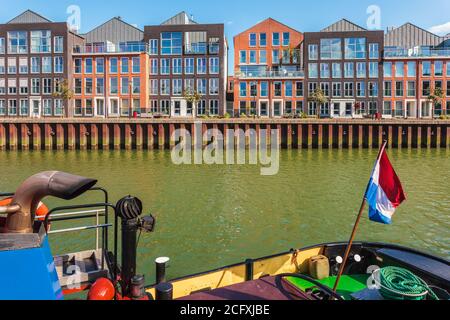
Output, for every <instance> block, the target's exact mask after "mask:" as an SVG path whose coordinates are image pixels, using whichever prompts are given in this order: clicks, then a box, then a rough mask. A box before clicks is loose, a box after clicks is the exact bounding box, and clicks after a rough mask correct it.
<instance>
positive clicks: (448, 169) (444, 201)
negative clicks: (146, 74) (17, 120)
mask: <svg viewBox="0 0 450 320" xmlns="http://www.w3.org/2000/svg"><path fill="white" fill-rule="evenodd" d="M376 156H377V150H362V149H354V150H301V151H299V150H292V151H282V152H281V159H280V171H279V173H278V174H277V175H275V176H261V175H260V167H259V166H253V165H243V166H237V165H233V166H218V165H215V166H208V165H199V166H195V165H183V166H178V165H175V164H173V163H172V161H171V154H170V152H169V151H151V152H147V151H145V152H142V151H133V152H125V151H124V152H113V151H111V152H101V151H95V152H94V151H93V152H87V151H86V152H76V151H73V152H69V151H68V152H64V151H58V152H2V153H0V163H1V167H2V174H1V175H0V190H1V191H14V190H15V188H16V187H17V185H18V184H19V183H20V182H21V181H22V180H23V179H25V178H27V177H28V176H30V175H32V174H34V173H37V172H40V171H44V170H63V171H67V172H70V173H74V174H79V175H84V176H88V177H94V178H97V179H98V180H99V184H98V185H99V186H102V187H105V188H107V189H108V190H109V192H110V197H111V199H112V201H113V202H116V201H117V200H118V199H119V198H120V197H122V196H126V195H129V194H131V195H135V196H137V197H139V198H141V199H142V200H143V202H144V208H145V212H147V213H152V214H154V215H155V216H156V217H157V226H156V232H155V233H152V234H143V235H141V237H140V243H139V251H138V270H139V271H140V272H142V273H145V274H146V276H147V282H152V281H153V279H154V264H153V261H154V259H155V258H156V257H158V256H169V257H170V258H171V265H170V267H169V269H168V276H169V278H174V277H179V276H183V275H187V274H192V273H197V272H201V271H206V270H209V269H212V268H217V267H220V266H223V265H226V264H232V263H236V262H241V261H244V260H245V259H246V258H258V257H262V256H265V255H271V254H275V253H280V252H284V251H288V250H289V249H290V248H300V247H304V246H308V245H312V244H318V243H323V242H333V241H346V240H348V237H349V235H350V232H351V229H352V226H353V223H354V220H355V217H356V214H357V211H358V209H359V206H360V203H361V198H362V196H363V193H364V191H365V188H366V185H367V182H368V179H369V176H370V173H371V170H372V167H373V163H374V160H375V158H376ZM389 156H390V158H391V161H392V162H393V164H394V166H395V168H396V170H397V172H398V174H399V176H400V179H401V181H402V182H403V185H404V189H405V191H406V193H407V196H408V200H407V201H406V203H404V205H402V206H401V207H400V209H399V210H398V212H397V214H396V215H395V217H394V222H393V225H390V226H386V225H381V224H376V223H372V222H370V221H369V220H368V218H367V214H365V215H364V219H363V220H362V223H361V227H360V229H359V231H358V235H357V239H359V240H367V241H382V242H390V243H396V244H401V245H405V246H409V247H413V248H417V249H419V250H422V251H426V252H430V253H433V254H436V255H439V256H442V257H446V258H450V219H449V218H450V150H445V149H442V150H434V149H433V150H429V149H419V150H389ZM99 200H101V199H100V198H99V197H98V196H94V194H90V195H86V196H83V197H81V198H80V199H78V200H77V202H84V201H99ZM45 202H46V203H47V204H48V205H49V206H50V207H53V206H56V205H62V204H66V203H64V202H62V201H59V200H58V201H56V200H54V199H50V198H49V199H46V200H45ZM72 203H73V202H72ZM88 223H94V221H89V222H88ZM77 225H79V224H77ZM69 226H74V222H71V223H67V222H65V223H59V224H55V225H54V226H53V228H54V229H58V228H62V227H69ZM111 234H112V233H111ZM94 235H95V234H94V233H93V232H92V231H88V232H77V233H72V234H64V235H53V236H52V237H51V243H52V246H53V248H54V253H55V254H59V253H63V252H76V251H80V250H86V249H92V248H93V247H94V245H95V241H94ZM111 238H112V237H111Z"/></svg>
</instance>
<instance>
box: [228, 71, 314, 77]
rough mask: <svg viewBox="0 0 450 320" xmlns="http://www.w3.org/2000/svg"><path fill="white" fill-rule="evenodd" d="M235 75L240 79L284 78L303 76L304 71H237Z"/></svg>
mask: <svg viewBox="0 0 450 320" xmlns="http://www.w3.org/2000/svg"><path fill="white" fill-rule="evenodd" d="M236 77H237V78H240V79H271V78H275V79H285V78H304V77H305V72H304V71H303V70H297V71H288V70H280V71H256V72H253V71H239V72H237V73H236Z"/></svg>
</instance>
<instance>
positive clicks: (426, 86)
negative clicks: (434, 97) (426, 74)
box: [422, 81, 431, 97]
mask: <svg viewBox="0 0 450 320" xmlns="http://www.w3.org/2000/svg"><path fill="white" fill-rule="evenodd" d="M430 93H431V84H430V81H422V96H424V97H428V96H429V95H430Z"/></svg>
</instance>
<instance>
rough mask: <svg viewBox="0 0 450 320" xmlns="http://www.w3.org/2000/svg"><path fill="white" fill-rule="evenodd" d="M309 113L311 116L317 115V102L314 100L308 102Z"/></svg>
mask: <svg viewBox="0 0 450 320" xmlns="http://www.w3.org/2000/svg"><path fill="white" fill-rule="evenodd" d="M308 115H309V116H314V115H317V103H315V102H312V101H311V102H309V103H308Z"/></svg>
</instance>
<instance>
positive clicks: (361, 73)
mask: <svg viewBox="0 0 450 320" xmlns="http://www.w3.org/2000/svg"><path fill="white" fill-rule="evenodd" d="M366 74H367V71H366V63H365V62H358V63H357V64H356V77H357V78H365V77H366Z"/></svg>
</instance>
